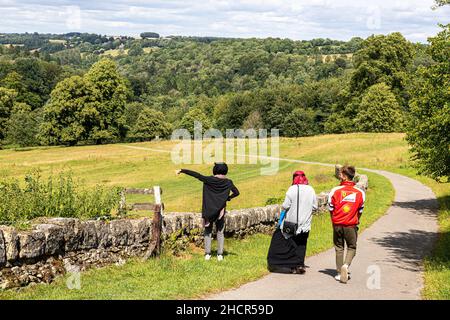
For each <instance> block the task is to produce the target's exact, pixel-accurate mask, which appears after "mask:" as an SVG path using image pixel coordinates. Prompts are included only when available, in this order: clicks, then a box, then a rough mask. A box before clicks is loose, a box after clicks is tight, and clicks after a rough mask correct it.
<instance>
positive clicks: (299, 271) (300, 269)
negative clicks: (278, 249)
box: [292, 267, 306, 274]
mask: <svg viewBox="0 0 450 320" xmlns="http://www.w3.org/2000/svg"><path fill="white" fill-rule="evenodd" d="M292 273H294V274H305V273H306V269H305V267H297V268H294V269H292Z"/></svg>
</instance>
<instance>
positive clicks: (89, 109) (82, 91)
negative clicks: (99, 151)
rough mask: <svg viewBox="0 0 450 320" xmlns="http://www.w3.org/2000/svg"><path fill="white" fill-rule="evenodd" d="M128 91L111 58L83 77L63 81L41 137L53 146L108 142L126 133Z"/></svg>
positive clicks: (53, 96) (48, 110) (46, 113)
mask: <svg viewBox="0 0 450 320" xmlns="http://www.w3.org/2000/svg"><path fill="white" fill-rule="evenodd" d="M127 95H128V90H127V87H126V86H125V82H124V79H123V78H122V77H121V76H120V75H119V73H118V71H117V68H116V65H115V63H114V62H113V61H111V60H109V59H103V60H100V61H99V62H97V63H96V64H94V65H93V66H92V67H91V69H90V70H89V71H88V72H87V73H86V74H85V75H84V76H83V77H80V76H73V77H70V78H67V79H65V80H63V81H61V82H60V83H59V84H58V85H57V86H56V88H55V89H54V90H53V91H52V93H51V98H50V101H49V103H48V104H47V105H45V108H44V120H43V123H42V125H41V133H40V135H41V137H42V138H43V140H44V141H45V142H46V143H49V144H68V145H75V144H77V143H79V142H87V143H96V144H100V143H105V142H113V141H117V140H120V139H121V138H123V137H124V136H125V134H126V125H125V119H126V118H125V104H126V100H127Z"/></svg>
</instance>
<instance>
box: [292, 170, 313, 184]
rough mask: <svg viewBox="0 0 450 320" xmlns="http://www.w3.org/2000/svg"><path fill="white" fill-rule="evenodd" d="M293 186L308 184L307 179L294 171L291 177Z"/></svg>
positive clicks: (301, 172)
mask: <svg viewBox="0 0 450 320" xmlns="http://www.w3.org/2000/svg"><path fill="white" fill-rule="evenodd" d="M295 184H309V182H308V179H307V178H306V176H305V173H304V172H303V171H295V172H294V176H293V181H292V185H295Z"/></svg>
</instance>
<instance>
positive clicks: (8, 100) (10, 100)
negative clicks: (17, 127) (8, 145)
mask: <svg viewBox="0 0 450 320" xmlns="http://www.w3.org/2000/svg"><path fill="white" fill-rule="evenodd" d="M16 97H17V92H16V91H14V90H12V89H7V88H2V87H0V141H1V140H3V139H4V138H5V135H6V126H7V122H8V119H9V117H10V115H11V112H12V109H13V105H14V101H15V99H16Z"/></svg>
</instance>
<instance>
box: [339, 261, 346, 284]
mask: <svg viewBox="0 0 450 320" xmlns="http://www.w3.org/2000/svg"><path fill="white" fill-rule="evenodd" d="M339 281H340V282H341V283H347V281H348V265H346V264H344V265H343V266H342V268H341V277H340V279H339Z"/></svg>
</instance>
